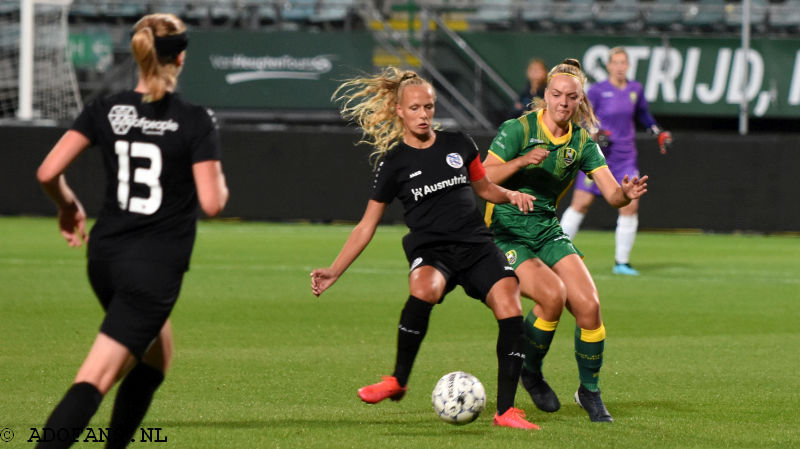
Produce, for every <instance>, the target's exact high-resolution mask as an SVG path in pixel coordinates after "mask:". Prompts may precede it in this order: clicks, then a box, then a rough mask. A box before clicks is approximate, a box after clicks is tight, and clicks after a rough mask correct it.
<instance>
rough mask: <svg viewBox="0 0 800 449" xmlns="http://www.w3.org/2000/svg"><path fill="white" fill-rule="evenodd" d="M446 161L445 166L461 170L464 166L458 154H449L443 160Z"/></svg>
mask: <svg viewBox="0 0 800 449" xmlns="http://www.w3.org/2000/svg"><path fill="white" fill-rule="evenodd" d="M445 160H446V161H447V165H449V166H451V167H453V168H461V167H463V166H464V159H461V155H460V154H458V153H450V154H448V155H447V157H446V158H445Z"/></svg>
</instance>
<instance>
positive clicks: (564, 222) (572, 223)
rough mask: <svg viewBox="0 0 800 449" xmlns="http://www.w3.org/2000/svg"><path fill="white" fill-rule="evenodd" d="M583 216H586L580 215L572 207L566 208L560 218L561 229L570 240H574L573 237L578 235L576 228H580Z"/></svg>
mask: <svg viewBox="0 0 800 449" xmlns="http://www.w3.org/2000/svg"><path fill="white" fill-rule="evenodd" d="M585 216H586V214H582V213H580V212H578V211H576V210H575V209H573V208H572V207H568V208H567V210H565V211H564V215H562V216H561V229H563V230H564V233H565V234H567V235H568V236H569V239H570V240H575V235H577V234H578V228H580V227H581V223H582V222H583V217H585Z"/></svg>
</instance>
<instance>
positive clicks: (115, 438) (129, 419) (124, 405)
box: [106, 362, 164, 449]
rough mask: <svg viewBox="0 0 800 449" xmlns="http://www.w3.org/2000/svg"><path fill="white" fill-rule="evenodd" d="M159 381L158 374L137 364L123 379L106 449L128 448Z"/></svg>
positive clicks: (161, 374) (162, 377) (160, 374)
mask: <svg viewBox="0 0 800 449" xmlns="http://www.w3.org/2000/svg"><path fill="white" fill-rule="evenodd" d="M163 381H164V373H163V372H162V371H161V370H159V369H157V368H154V367H152V366H149V365H146V364H144V363H141V362H140V363H137V364H136V366H135V367H133V369H132V370H131V371H130V372H129V373H128V375H127V376H125V379H124V380H123V381H122V383H121V384H120V386H119V389H118V390H117V397H116V398H115V399H114V411H113V412H112V414H111V425H110V428H111V430H110V431H109V433H108V442H107V443H106V448H107V449H118V448H124V447H125V446H127V445H128V443H129V442H130V441H131V437H133V435H134V433H136V428H137V427H139V424H141V422H142V419H143V418H144V415H145V414H146V413H147V409H148V408H149V407H150V402H152V400H153V394H154V393H155V392H156V390H157V389H158V387H159V385H161V382H163Z"/></svg>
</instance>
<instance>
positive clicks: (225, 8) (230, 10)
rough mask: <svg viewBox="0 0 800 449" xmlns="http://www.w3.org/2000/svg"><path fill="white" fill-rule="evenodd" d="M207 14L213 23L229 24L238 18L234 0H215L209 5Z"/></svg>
mask: <svg viewBox="0 0 800 449" xmlns="http://www.w3.org/2000/svg"><path fill="white" fill-rule="evenodd" d="M209 14H210V16H211V20H212V21H214V23H230V22H233V21H235V20H236V19H238V17H239V11H238V8H237V6H236V1H235V0H216V1H215V2H214V3H212V4H211V9H210V10H209Z"/></svg>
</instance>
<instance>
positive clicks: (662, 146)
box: [658, 131, 672, 154]
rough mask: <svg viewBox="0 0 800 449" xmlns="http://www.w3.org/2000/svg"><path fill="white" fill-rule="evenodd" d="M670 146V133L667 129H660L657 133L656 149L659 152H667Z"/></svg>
mask: <svg viewBox="0 0 800 449" xmlns="http://www.w3.org/2000/svg"><path fill="white" fill-rule="evenodd" d="M671 146H672V133H671V132H669V131H661V132H660V133H658V149H659V150H661V154H667V150H668V149H669V148H670V147H671Z"/></svg>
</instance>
